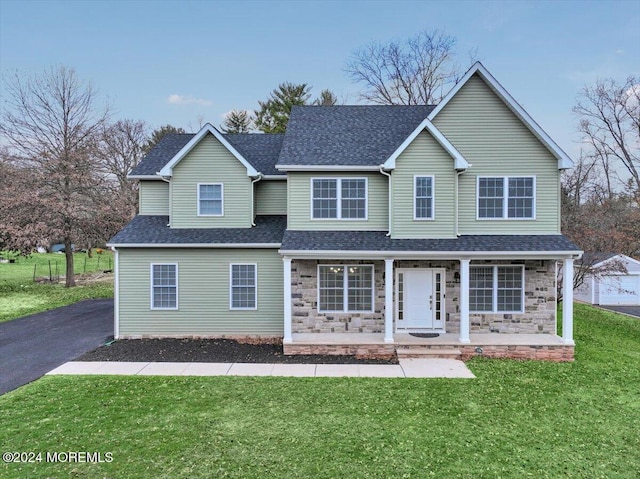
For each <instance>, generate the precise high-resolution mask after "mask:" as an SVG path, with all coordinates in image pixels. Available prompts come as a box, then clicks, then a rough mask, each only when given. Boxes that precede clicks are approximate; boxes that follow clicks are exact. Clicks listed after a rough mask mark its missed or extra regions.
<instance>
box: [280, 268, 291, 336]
mask: <svg viewBox="0 0 640 479" xmlns="http://www.w3.org/2000/svg"><path fill="white" fill-rule="evenodd" d="M282 262H283V266H284V338H283V339H282V342H283V343H284V344H291V343H293V337H292V335H291V258H286V257H285V258H282Z"/></svg>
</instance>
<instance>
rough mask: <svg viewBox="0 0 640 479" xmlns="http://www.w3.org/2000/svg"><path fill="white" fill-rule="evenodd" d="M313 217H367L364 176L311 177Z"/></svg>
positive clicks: (354, 218)
mask: <svg viewBox="0 0 640 479" xmlns="http://www.w3.org/2000/svg"><path fill="white" fill-rule="evenodd" d="M311 203H312V205H311V217H312V218H313V219H347V220H363V219H367V179H366V178H313V179H312V180H311Z"/></svg>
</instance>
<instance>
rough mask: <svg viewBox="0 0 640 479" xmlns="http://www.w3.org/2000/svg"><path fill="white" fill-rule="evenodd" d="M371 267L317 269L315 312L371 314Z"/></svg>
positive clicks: (359, 265)
mask: <svg viewBox="0 0 640 479" xmlns="http://www.w3.org/2000/svg"><path fill="white" fill-rule="evenodd" d="M373 298H374V270H373V265H361V264H358V265H345V264H340V265H324V264H323V265H318V312H320V313H330V312H336V313H347V312H372V311H373Z"/></svg>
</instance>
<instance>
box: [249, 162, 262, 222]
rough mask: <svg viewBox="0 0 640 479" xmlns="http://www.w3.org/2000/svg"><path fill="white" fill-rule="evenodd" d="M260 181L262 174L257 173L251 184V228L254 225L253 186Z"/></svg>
mask: <svg viewBox="0 0 640 479" xmlns="http://www.w3.org/2000/svg"><path fill="white" fill-rule="evenodd" d="M261 179H262V173H258V176H256V178H255V180H253V181H252V182H251V226H255V225H256V216H255V214H254V211H253V210H254V200H255V191H254V188H255V187H254V186H253V185H255V184H256V183H257V182H258V181H260V180H261Z"/></svg>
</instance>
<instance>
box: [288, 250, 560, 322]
mask: <svg viewBox="0 0 640 479" xmlns="http://www.w3.org/2000/svg"><path fill="white" fill-rule="evenodd" d="M319 264H333V265H341V264H349V265H356V264H373V266H374V278H375V293H374V311H373V312H370V313H319V312H318V304H317V303H318V283H317V271H318V265H319ZM495 264H524V267H525V273H524V275H525V292H524V294H525V312H524V313H514V314H504V313H482V314H470V315H469V320H470V331H471V333H510V334H513V333H527V334H532V333H541V334H556V263H555V261H540V260H533V261H510V262H509V261H472V262H471V265H472V266H475V265H495ZM394 267H395V268H445V269H446V289H445V330H446V332H447V333H457V332H459V331H460V307H459V305H460V302H459V297H460V284H459V282H457V281H459V274H460V263H459V262H458V261H455V260H453V261H425V260H416V261H407V260H398V261H395V263H394ZM394 280H395V274H394ZM291 282H292V332H293V333H383V332H384V315H385V297H384V284H385V283H384V282H385V278H384V261H367V260H357V261H344V260H343V261H339V260H336V261H332V260H293V261H292V263H291ZM394 291H395V285H394ZM391 305H392V307H393V302H392V303H391Z"/></svg>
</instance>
